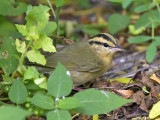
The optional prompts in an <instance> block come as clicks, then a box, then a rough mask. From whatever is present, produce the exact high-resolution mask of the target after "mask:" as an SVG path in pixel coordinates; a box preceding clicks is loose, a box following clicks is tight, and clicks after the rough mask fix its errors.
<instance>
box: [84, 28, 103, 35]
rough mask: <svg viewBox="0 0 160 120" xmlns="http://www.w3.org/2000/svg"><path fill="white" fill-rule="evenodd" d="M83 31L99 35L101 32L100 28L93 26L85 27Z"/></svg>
mask: <svg viewBox="0 0 160 120" xmlns="http://www.w3.org/2000/svg"><path fill="white" fill-rule="evenodd" d="M82 31H83V32H85V33H87V34H89V35H97V34H99V33H101V32H100V30H98V29H94V28H92V29H89V28H83V29H82Z"/></svg>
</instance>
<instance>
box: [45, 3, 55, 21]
mask: <svg viewBox="0 0 160 120" xmlns="http://www.w3.org/2000/svg"><path fill="white" fill-rule="evenodd" d="M47 2H48V5H49V7H50V9H51V11H52V14H53V16H54V19H56V14H55V12H54V10H53V7H52V4H51V2H50V0H47Z"/></svg>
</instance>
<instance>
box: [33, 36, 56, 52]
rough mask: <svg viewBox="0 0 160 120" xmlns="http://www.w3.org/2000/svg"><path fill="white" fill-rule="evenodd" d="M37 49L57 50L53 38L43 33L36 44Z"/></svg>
mask: <svg viewBox="0 0 160 120" xmlns="http://www.w3.org/2000/svg"><path fill="white" fill-rule="evenodd" d="M34 46H35V47H36V49H38V48H42V49H43V50H44V51H48V52H56V49H55V47H54V46H53V41H52V39H51V38H49V37H47V36H46V35H41V36H40V38H39V40H38V41H37V43H36V44H35V45H34Z"/></svg>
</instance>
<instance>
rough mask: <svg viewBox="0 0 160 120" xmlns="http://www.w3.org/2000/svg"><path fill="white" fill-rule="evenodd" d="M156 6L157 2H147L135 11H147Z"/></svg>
mask: <svg viewBox="0 0 160 120" xmlns="http://www.w3.org/2000/svg"><path fill="white" fill-rule="evenodd" d="M153 7H155V4H154V3H148V4H145V5H140V6H138V7H136V8H135V10H134V11H135V12H136V13H139V12H145V11H147V10H149V9H151V8H153Z"/></svg>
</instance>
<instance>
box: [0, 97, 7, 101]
mask: <svg viewBox="0 0 160 120" xmlns="http://www.w3.org/2000/svg"><path fill="white" fill-rule="evenodd" d="M5 100H9V98H0V101H5Z"/></svg>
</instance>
